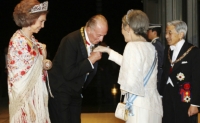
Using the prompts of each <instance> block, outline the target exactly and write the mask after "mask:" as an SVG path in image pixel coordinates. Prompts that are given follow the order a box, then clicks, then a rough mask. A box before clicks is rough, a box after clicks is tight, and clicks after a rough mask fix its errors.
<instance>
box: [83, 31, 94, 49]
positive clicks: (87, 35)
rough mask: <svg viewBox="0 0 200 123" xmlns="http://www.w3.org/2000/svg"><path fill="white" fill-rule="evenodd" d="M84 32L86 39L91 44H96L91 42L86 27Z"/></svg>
mask: <svg viewBox="0 0 200 123" xmlns="http://www.w3.org/2000/svg"><path fill="white" fill-rule="evenodd" d="M84 33H85V39H86V41H87V42H88V43H89V44H90V45H91V46H94V45H93V44H92V43H91V42H90V40H89V38H88V35H87V32H86V29H85V28H84ZM90 45H89V46H90Z"/></svg>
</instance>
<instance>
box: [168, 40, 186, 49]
mask: <svg viewBox="0 0 200 123" xmlns="http://www.w3.org/2000/svg"><path fill="white" fill-rule="evenodd" d="M184 43H185V40H184V39H182V40H180V41H179V42H178V43H177V44H176V45H171V46H170V49H171V51H173V50H174V51H176V52H179V51H180V50H181V48H182V46H183V44H184Z"/></svg>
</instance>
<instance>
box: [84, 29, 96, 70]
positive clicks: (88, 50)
mask: <svg viewBox="0 0 200 123" xmlns="http://www.w3.org/2000/svg"><path fill="white" fill-rule="evenodd" d="M84 33H85V39H86V41H87V42H88V43H89V44H90V45H88V44H87V45H86V49H87V53H88V56H90V53H91V52H92V49H91V47H94V44H92V43H91V42H90V40H89V38H88V35H87V32H86V30H84ZM88 60H89V59H88ZM89 62H90V64H91V66H92V69H94V66H93V64H92V62H91V61H90V60H89Z"/></svg>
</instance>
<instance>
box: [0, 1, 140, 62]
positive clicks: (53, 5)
mask: <svg viewBox="0 0 200 123" xmlns="http://www.w3.org/2000/svg"><path fill="white" fill-rule="evenodd" d="M39 1H40V2H44V1H45V0H39ZM48 1H49V8H48V10H49V13H48V15H47V21H46V22H45V27H44V28H43V29H41V30H40V32H39V33H38V34H34V36H35V37H36V39H38V41H39V42H42V43H45V44H46V45H47V50H48V57H49V59H53V57H54V55H55V53H56V51H57V48H58V45H59V43H60V41H61V39H62V38H63V37H64V36H65V35H66V34H68V33H70V32H72V31H74V30H77V29H80V27H81V26H84V25H85V23H86V22H87V20H88V19H89V18H90V17H91V16H93V15H95V14H98V13H100V14H103V15H104V16H105V17H106V18H107V20H108V24H109V30H108V33H107V35H106V36H105V38H104V41H105V42H106V43H107V44H108V45H109V46H110V47H111V48H113V49H114V50H116V51H118V52H120V53H122V52H123V49H124V46H125V42H124V38H123V35H122V34H121V19H122V17H123V15H125V14H126V12H127V11H128V10H129V9H140V10H142V8H143V3H142V1H141V0H48ZM19 2H20V0H0V9H1V10H0V37H1V39H0V49H1V52H3V49H4V47H6V46H7V45H8V42H9V40H10V38H11V36H12V35H13V33H14V32H15V31H16V30H17V29H20V28H19V27H17V26H16V25H15V22H14V21H13V17H12V12H13V10H14V7H15V6H16V4H18V3H19Z"/></svg>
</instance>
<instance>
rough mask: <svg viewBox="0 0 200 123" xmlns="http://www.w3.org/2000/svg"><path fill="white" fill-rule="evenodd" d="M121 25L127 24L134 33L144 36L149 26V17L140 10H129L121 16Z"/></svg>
mask: <svg viewBox="0 0 200 123" xmlns="http://www.w3.org/2000/svg"><path fill="white" fill-rule="evenodd" d="M122 25H123V27H125V26H126V25H129V26H130V28H131V29H132V30H133V31H134V33H135V34H136V35H139V36H142V37H144V38H146V33H147V30H148V28H149V18H148V17H147V15H146V14H145V13H144V12H142V11H141V10H133V9H131V10H129V11H128V12H127V14H126V15H124V17H123V18H122Z"/></svg>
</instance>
